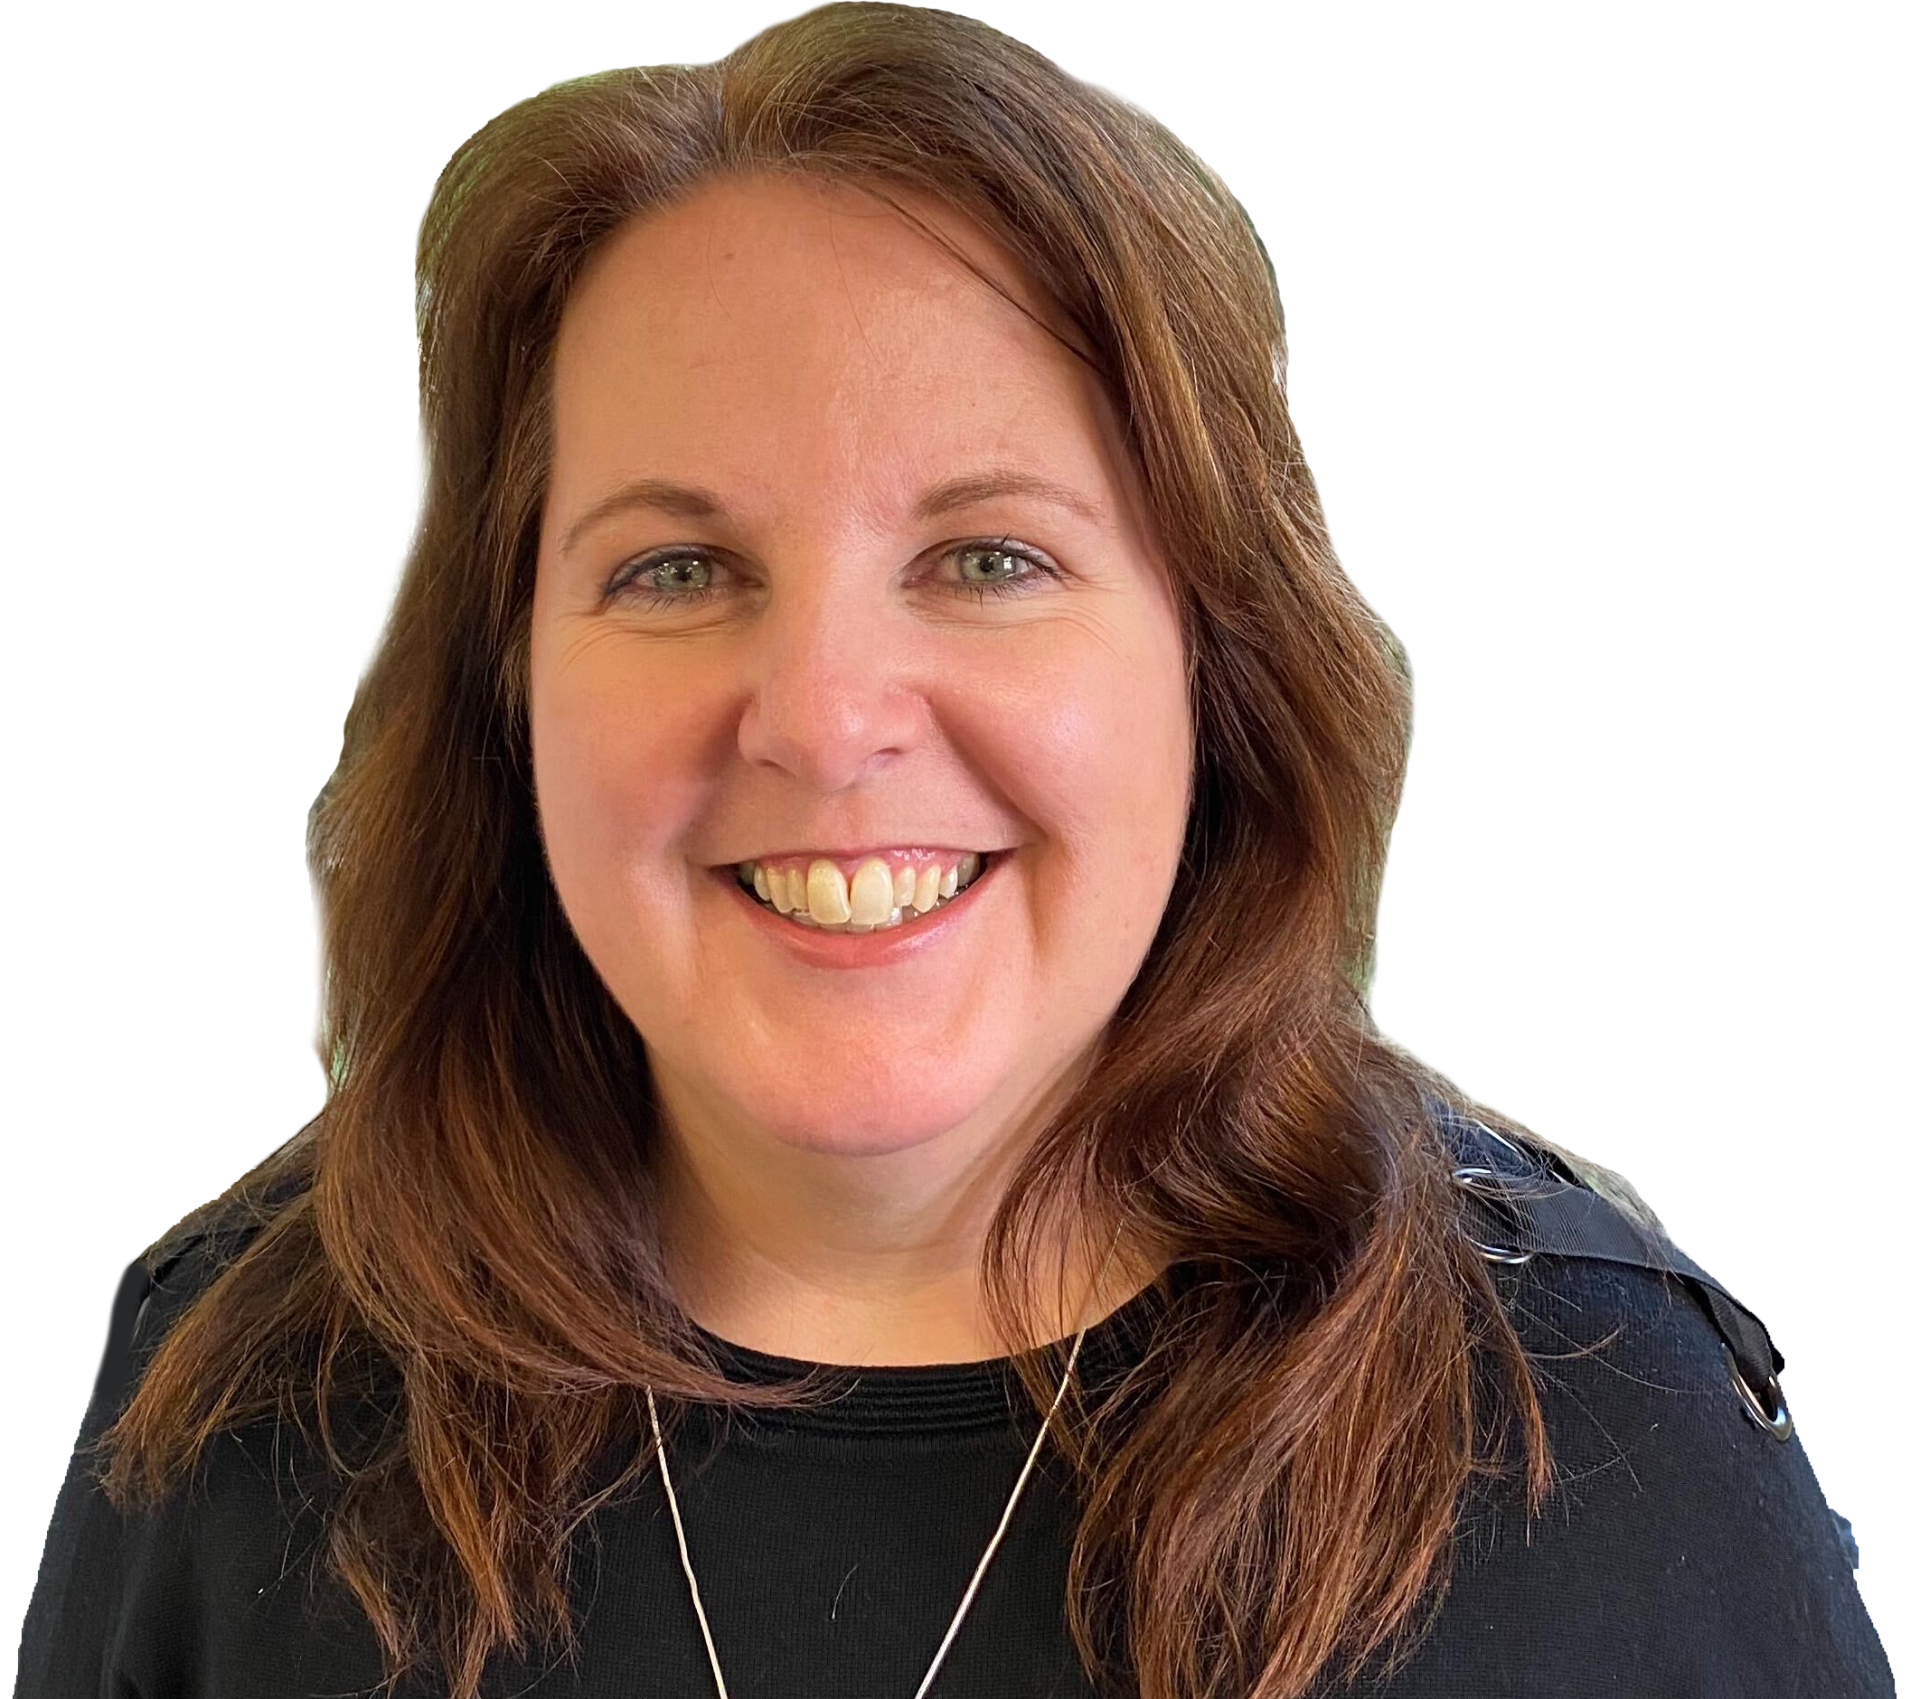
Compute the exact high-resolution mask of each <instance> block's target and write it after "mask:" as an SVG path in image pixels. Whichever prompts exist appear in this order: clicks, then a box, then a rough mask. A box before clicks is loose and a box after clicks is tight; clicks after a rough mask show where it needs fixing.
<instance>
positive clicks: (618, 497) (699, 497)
mask: <svg viewBox="0 0 1920 1699" xmlns="http://www.w3.org/2000/svg"><path fill="white" fill-rule="evenodd" d="M996 496H1022V497H1025V498H1027V499H1028V500H1030V501H1041V502H1048V503H1050V504H1052V505H1053V506H1055V507H1060V508H1065V509H1066V510H1067V512H1069V513H1074V514H1078V515H1079V516H1080V518H1082V519H1084V520H1086V521H1087V522H1088V523H1089V524H1093V525H1098V524H1101V523H1102V522H1103V520H1104V518H1105V515H1104V514H1103V513H1102V512H1101V510H1100V508H1099V506H1098V505H1097V504H1096V503H1094V502H1092V501H1089V500H1088V499H1087V497H1085V496H1084V495H1082V494H1081V493H1080V492H1079V491H1078V490H1076V489H1074V488H1073V487H1072V486H1071V485H1068V484H1061V483H1056V482H1055V481H1054V480H1053V479H1051V478H1043V477H1041V476H1040V475H1039V474H1038V473H1034V472H1023V471H1021V470H1020V469H1019V468H1018V467H1014V466H994V467H989V468H987V469H986V470H985V471H981V472H965V473H962V474H960V475H959V476H958V477H953V478H945V479H942V480H941V481H940V482H939V483H937V484H934V485H932V486H931V487H930V488H929V489H927V490H926V491H925V493H923V494H922V495H921V497H920V499H919V501H918V502H916V503H915V504H914V509H913V517H914V518H915V519H933V518H937V517H938V516H939V515H941V514H943V513H951V512H953V511H954V510H955V509H957V508H963V507H972V506H974V505H975V504H976V503H979V502H983V501H991V500H993V499H994V498H995V497H996ZM643 507H651V508H656V509H658V510H659V511H660V512H662V513H677V514H679V515H680V516H681V517H682V518H685V519H713V518H718V517H722V516H724V515H725V513H726V511H727V508H726V503H725V502H723V501H722V500H721V499H720V497H719V496H717V495H715V494H714V493H713V491H711V490H706V489H702V488H701V487H700V486H699V485H697V484H678V483H675V482H673V481H672V480H671V479H668V478H635V479H632V480H631V481H629V482H628V483H625V484H622V485H621V486H620V487H619V488H618V489H617V490H614V491H612V492H611V493H609V494H607V495H604V496H602V497H601V498H600V499H599V500H598V501H596V502H595V503H594V504H593V505H592V506H591V507H589V508H588V509H587V510H586V512H585V513H583V514H581V515H580V517H579V518H578V519H576V520H575V521H574V522H573V523H572V525H570V526H569V527H568V528H567V534H566V536H565V537H564V538H563V539H562V541H561V544H560V552H561V554H563V555H568V554H571V553H572V552H573V551H574V549H575V547H576V546H578V544H579V542H580V539H581V538H582V537H584V536H585V535H586V534H587V533H588V532H589V531H591V530H592V529H593V528H594V527H595V526H596V525H598V524H600V523H601V522H602V521H603V520H607V519H610V518H612V517H613V516H614V515H615V514H617V513H627V512H631V511H632V510H634V509H635V508H643Z"/></svg>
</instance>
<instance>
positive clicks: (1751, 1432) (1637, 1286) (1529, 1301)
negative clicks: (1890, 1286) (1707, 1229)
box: [1396, 1128, 1893, 1699]
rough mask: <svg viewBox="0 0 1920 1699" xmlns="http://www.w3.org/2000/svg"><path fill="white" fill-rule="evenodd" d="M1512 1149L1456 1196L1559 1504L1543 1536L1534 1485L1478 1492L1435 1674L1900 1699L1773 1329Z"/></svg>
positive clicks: (1486, 1164)
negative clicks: (1531, 1400) (1520, 1353)
mask: <svg viewBox="0 0 1920 1699" xmlns="http://www.w3.org/2000/svg"><path fill="white" fill-rule="evenodd" d="M1482 1131H1483V1132H1485V1133H1489V1134H1491V1129H1484V1128H1483V1129H1482ZM1476 1136H1477V1135H1476ZM1491 1136H1492V1138H1493V1139H1494V1140H1495V1141H1499V1142H1500V1143H1506V1142H1508V1141H1505V1140H1503V1139H1502V1137H1501V1135H1498V1134H1492V1135H1491ZM1510 1150H1511V1152H1512V1156H1511V1157H1510V1156H1509V1155H1508V1154H1507V1153H1503V1152H1502V1151H1501V1150H1500V1149H1499V1144H1498V1143H1495V1144H1489V1143H1487V1142H1486V1141H1485V1140H1481V1141H1480V1142H1479V1143H1478V1144H1477V1145H1475V1146H1469V1147H1463V1148H1462V1149H1461V1161H1460V1168H1462V1169H1468V1170H1481V1171H1491V1173H1490V1174H1489V1173H1487V1172H1479V1173H1469V1174H1468V1175H1466V1176H1465V1178H1464V1179H1463V1181H1462V1183H1461V1185H1460V1193H1461V1196H1462V1200H1463V1205H1464V1206H1465V1207H1463V1212H1462V1222H1463V1230H1464V1231H1466V1232H1467V1234H1468V1236H1469V1237H1470V1238H1471V1239H1472V1240H1473V1242H1474V1243H1475V1245H1476V1246H1478V1247H1479V1248H1480V1250H1481V1253H1482V1255H1483V1256H1484V1257H1485V1258H1486V1260H1487V1263H1488V1265H1489V1268H1490V1269H1491V1270H1492V1272H1493V1274H1494V1284H1495V1286H1496V1288H1497V1290H1498V1291H1499V1293H1500V1294H1501V1297H1502V1300H1503V1302H1504V1305H1505V1307H1506V1311H1507V1314H1508V1316H1509V1317H1510V1319H1511V1320H1512V1321H1513V1323H1514V1326H1515V1330H1516V1332H1517V1333H1518V1334H1519V1336H1520V1339H1521V1343H1522V1344H1523V1346H1524V1347H1525V1348H1526V1350H1527V1353H1528V1357H1529V1363H1530V1367H1531V1369H1532V1373H1533V1380H1534V1385H1535V1389H1536V1391H1537V1393H1538V1396H1539V1398H1540V1404H1541V1413H1542V1416H1543V1419H1544V1421H1545V1425H1546V1429H1547V1435H1548V1439H1549V1443H1550V1446H1551V1449H1552V1453H1553V1462H1554V1479H1555V1486H1554V1489H1553V1491H1552V1493H1551V1494H1550V1495H1549V1497H1548V1499H1547V1501H1546V1503H1545V1505H1544V1507H1543V1509H1542V1510H1541V1512H1540V1514H1539V1515H1538V1516H1537V1517H1532V1518H1529V1517H1528V1516H1527V1514H1526V1510H1525V1504H1524V1495H1523V1493H1522V1492H1521V1490H1520V1487H1519V1483H1518V1482H1517V1480H1514V1479H1510V1478H1504V1477H1503V1478H1499V1479H1497V1480H1496V1481H1494V1482H1493V1483H1491V1484H1488V1485H1485V1486H1481V1485H1476V1488H1475V1490H1474V1492H1473V1493H1472V1494H1471V1495H1470V1496H1469V1502H1468V1504H1467V1505H1466V1507H1465V1509H1464V1512H1463V1516H1462V1521H1461V1527H1460V1537H1459V1542H1458V1545H1457V1550H1456V1563H1455V1568H1454V1570H1453V1579H1452V1582H1451V1586H1450V1589H1449V1592H1448V1594H1447V1599H1446V1604H1445V1608H1444V1615H1443V1617H1442V1619H1441V1621H1440V1623H1438V1624H1437V1625H1436V1631H1435V1636H1434V1644H1433V1650H1432V1651H1431V1653H1429V1654H1428V1656H1430V1657H1431V1658H1433V1659H1436V1660H1438V1663H1437V1664H1435V1665H1431V1666H1429V1667H1428V1671H1427V1674H1428V1676H1429V1677H1431V1676H1433V1675H1434V1674H1435V1673H1436V1672H1437V1673H1439V1674H1441V1675H1442V1676H1445V1675H1450V1674H1452V1673H1453V1672H1452V1671H1451V1670H1450V1669H1449V1668H1448V1663H1447V1661H1448V1660H1450V1659H1451V1660H1459V1659H1462V1658H1465V1659H1466V1660H1467V1661H1466V1662H1465V1663H1462V1664H1461V1665H1460V1667H1459V1671H1458V1673H1459V1674H1460V1676H1461V1677H1462V1678H1463V1679H1464V1678H1465V1677H1466V1676H1467V1675H1468V1674H1469V1673H1471V1674H1472V1675H1473V1677H1474V1679H1475V1681H1476V1682H1477V1684H1478V1685H1477V1686H1476V1687H1475V1691H1480V1692H1495V1693H1504V1692H1509V1691H1511V1692H1515V1693H1519V1692H1528V1693H1532V1692H1538V1691H1543V1689H1541V1688H1540V1687H1539V1686H1538V1685H1537V1678H1538V1672H1539V1671H1540V1670H1541V1669H1546V1668H1552V1669H1556V1670H1564V1671H1566V1672H1568V1673H1567V1674H1566V1675H1565V1676H1564V1678H1563V1679H1562V1680H1561V1684H1560V1685H1558V1686H1556V1687H1555V1688H1554V1691H1556V1692H1564V1693H1567V1694H1585V1693H1588V1692H1593V1693H1600V1692H1607V1693H1614V1692H1636V1693H1639V1692H1645V1693H1654V1692H1658V1693H1663V1694H1686V1695H1696V1694H1699V1695H1705V1694H1722V1693H1724V1694H1728V1695H1733V1694H1748V1693H1757V1692H1766V1693H1769V1694H1772V1695H1777V1696H1780V1699H1787V1696H1790V1695H1806V1696H1811V1695H1814V1694H1819V1695H1836V1696H1854V1695H1858V1696H1867V1695H1875V1696H1877V1695H1890V1694H1892V1692H1893V1678H1892V1675H1891V1672H1890V1670H1889V1668H1888V1665H1887V1661H1886V1656H1885V1653H1884V1651H1883V1650H1882V1648H1881V1645H1880V1642H1879V1639H1878V1636H1877V1635H1876V1633H1875V1631H1874V1628H1873V1625H1872V1622H1871V1621H1870V1619H1869V1618H1868V1616H1867V1613H1866V1610H1865V1607H1864V1605H1863V1603H1862V1601H1861V1598H1860V1594H1859V1590H1858V1587H1857V1585H1856V1583H1855V1581H1854V1577H1853V1570H1854V1568H1855V1567H1856V1566H1857V1563H1858V1548H1857V1546H1856V1544H1855V1542H1854V1540H1853V1536H1852V1533H1851V1529H1850V1526H1849V1525H1848V1523H1847V1522H1846V1520H1845V1518H1843V1517H1840V1516H1838V1515H1837V1514H1836V1513H1835V1512H1834V1511H1833V1510H1832V1509H1831V1508H1830V1507H1829V1506H1828V1504H1827V1502H1826V1499H1825V1497H1824V1495H1823V1493H1822V1491H1821V1488H1820V1485H1819V1482H1818V1479H1817V1478H1816V1476H1815V1474H1814V1470H1813V1466H1812V1463H1811V1460H1810V1458H1809V1456H1808V1453H1807V1450H1806V1445H1805V1436H1804V1435H1803V1434H1802V1433H1801V1432H1800V1431H1799V1430H1798V1428H1797V1427H1796V1425H1795V1424H1794V1422H1793V1418H1792V1414H1791V1411H1790V1409H1789V1407H1788V1405H1787V1402H1786V1398H1785V1395H1784V1393H1783V1391H1782V1388H1781V1385H1780V1381H1779V1378H1778V1377H1779V1371H1780V1370H1781V1369H1782V1368H1783V1367H1784V1365H1785V1358H1784V1356H1783V1355H1782V1353H1781V1351H1780V1350H1779V1348H1778V1345H1777V1342H1776V1341H1775V1340H1774V1339H1773V1337H1772V1335H1771V1333H1770V1332H1769V1331H1768V1330H1767V1328H1766V1325H1765V1323H1764V1321H1763V1320H1762V1319H1761V1318H1760V1317H1759V1316H1758V1315H1756V1314H1755V1313H1754V1312H1753V1311H1752V1310H1751V1308H1749V1307H1748V1306H1747V1305H1746V1304H1745V1303H1743V1302H1742V1301H1741V1299H1740V1297H1739V1296H1738V1294H1737V1293H1736V1292H1733V1291H1730V1290H1729V1289H1728V1287H1727V1286H1726V1284H1725V1283H1723V1282H1721V1281H1720V1280H1719V1279H1718V1278H1717V1277H1716V1276H1715V1275H1714V1274H1713V1273H1712V1272H1711V1271H1709V1270H1707V1269H1705V1268H1703V1267H1701V1265H1699V1264H1698V1263H1696V1262H1694V1261H1693V1260H1692V1259H1691V1258H1689V1257H1687V1256H1686V1255H1685V1253H1684V1252H1682V1251H1681V1250H1680V1249H1679V1247H1678V1246H1677V1245H1675V1244H1674V1242H1673V1240H1672V1239H1671V1237H1670V1236H1669V1235H1667V1233H1666V1232H1665V1230H1664V1229H1663V1228H1660V1227H1658V1226H1657V1225H1652V1224H1650V1219H1640V1218H1638V1217H1636V1215H1635V1213H1634V1212H1633V1211H1632V1210H1631V1209H1629V1208H1625V1207H1623V1206H1622V1205H1621V1204H1620V1203H1618V1202H1616V1201H1614V1200H1612V1199H1610V1198H1608V1197H1606V1196H1604V1195H1602V1194H1601V1193H1599V1192H1598V1191H1596V1190H1595V1189H1594V1188H1593V1187H1591V1186H1590V1185H1587V1184H1585V1183H1583V1182H1582V1181H1581V1179H1580V1176H1579V1175H1578V1174H1576V1173H1575V1172H1573V1171H1572V1170H1571V1169H1569V1168H1567V1167H1566V1166H1565V1165H1564V1164H1563V1163H1561V1162H1559V1161H1558V1160H1557V1159H1556V1158H1555V1157H1554V1154H1553V1152H1552V1148H1551V1147H1545V1148H1544V1149H1543V1148H1542V1147H1539V1146H1529V1145H1527V1144H1526V1143H1524V1142H1518V1143H1514V1144H1512V1145H1510ZM1513 1158H1517V1159H1518V1160H1514V1159H1513ZM1576 1194H1577V1195H1576ZM1469 1200H1470V1201H1469ZM1516 1200H1517V1201H1516ZM1555 1200H1558V1201H1557V1202H1556V1201H1555ZM1412 1668H1413V1669H1414V1670H1416V1671H1417V1670H1418V1669H1419V1668H1420V1665H1419V1663H1418V1661H1417V1660H1416V1664H1415V1665H1414V1666H1412ZM1529 1671H1531V1672H1532V1675H1531V1677H1529V1674H1528V1672H1529ZM1580 1671H1584V1672H1585V1673H1575V1672H1580ZM1530 1679H1531V1680H1532V1681H1533V1682H1534V1685H1529V1680H1530ZM1583 1682H1584V1683H1585V1685H1582V1683H1583ZM1428 1690H1429V1688H1428V1687H1427V1686H1423V1685H1421V1683H1420V1682H1419V1681H1418V1680H1416V1681H1415V1683H1414V1684H1413V1685H1411V1686H1409V1687H1408V1688H1407V1689H1406V1690H1405V1691H1407V1692H1408V1693H1416V1692H1424V1691H1428ZM1432 1690H1434V1691H1452V1689H1450V1688H1447V1687H1445V1686H1444V1685H1443V1686H1441V1687H1439V1688H1436V1689H1432ZM1461 1690H1462V1691H1465V1689H1464V1688H1463V1689H1461ZM1396 1691H1398V1689H1396Z"/></svg>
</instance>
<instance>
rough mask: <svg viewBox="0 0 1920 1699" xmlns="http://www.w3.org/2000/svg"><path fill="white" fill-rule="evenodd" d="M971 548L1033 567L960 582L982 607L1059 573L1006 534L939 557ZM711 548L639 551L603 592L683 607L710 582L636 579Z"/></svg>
mask: <svg viewBox="0 0 1920 1699" xmlns="http://www.w3.org/2000/svg"><path fill="white" fill-rule="evenodd" d="M974 550H978V551H980V552H982V553H985V554H1004V555H1011V556H1013V557H1014V559H1016V560H1024V561H1026V562H1027V563H1028V564H1029V565H1030V566H1032V567H1033V568H1034V569H1035V570H1033V571H1032V572H1023V573H1022V574H1021V575H1020V576H1019V577H1018V578H1003V579H1001V580H1000V581H999V582H998V583H996V584H962V585H960V586H959V589H960V590H961V591H962V592H963V593H967V594H971V595H972V596H973V598H974V600H975V601H977V602H978V603H980V604H981V606H983V607H984V606H985V605H986V600H987V598H988V597H989V596H1021V595H1025V594H1026V592H1027V591H1028V590H1029V589H1030V588H1032V587H1033V586H1034V585H1036V584H1038V583H1040V582H1042V581H1044V580H1046V579H1058V578H1060V577H1061V572H1060V569H1059V568H1058V567H1057V566H1055V565H1054V564H1053V562H1052V561H1050V560H1049V559H1047V557H1046V556H1045V555H1043V554H1041V553H1040V552H1039V551H1038V550H1036V549H1029V548H1025V547H1023V546H1021V545H1020V544H1018V543H1016V542H1014V541H1013V540H1012V538H1010V537H1002V538H1000V539H999V540H998V541H991V540H989V539H987V538H975V539H974V540H973V541H972V542H969V543H958V544H955V546H954V547H952V548H951V549H948V550H947V552H946V554H945V555H944V556H943V557H942V558H943V559H951V558H952V557H953V556H955V555H961V554H967V553H970V552H972V551H974ZM714 552H716V551H709V550H707V549H698V548H688V547H685V546H676V547H673V548H667V549H660V550H657V551H656V552H655V553H653V554H646V555H640V556H639V557H637V558H636V559H634V560H631V561H628V562H626V563H625V564H623V565H622V566H621V567H620V568H619V570H618V571H616V572H615V574H614V576H613V579H612V581H611V582H610V583H609V584H608V585H607V591H606V593H607V595H608V596H610V597H616V596H631V597H634V598H637V599H638V600H639V601H641V602H644V603H645V604H647V605H648V606H649V607H684V606H685V605H686V604H687V603H689V602H703V601H705V600H706V599H707V597H709V596H711V595H712V594H713V593H714V592H713V587H712V586H711V585H705V586H702V587H699V588H696V589H692V590H683V591H679V592H677V593H669V592H665V591H660V590H649V589H645V588H643V587H641V585H640V582H639V581H640V580H641V579H642V578H644V577H645V576H646V575H647V574H648V573H649V572H655V571H658V570H659V569H660V568H661V567H663V566H671V565H673V564H674V563H675V562H676V561H682V560H709V559H711V558H713V554H714Z"/></svg>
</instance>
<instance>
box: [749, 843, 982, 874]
mask: <svg viewBox="0 0 1920 1699" xmlns="http://www.w3.org/2000/svg"><path fill="white" fill-rule="evenodd" d="M896 849H932V850H947V849H950V850H952V851H953V852H954V853H955V854H957V855H992V854H993V853H995V852H994V851H992V850H990V849H978V850H975V849H969V848H967V847H966V846H965V845H962V844H946V843H941V842H940V841H939V840H938V839H927V838H888V839H887V840H886V841H885V842H884V843H877V844H864V845H861V846H860V847H858V848H856V849H833V848H830V847H823V846H821V845H819V844H808V845H806V846H805V847H804V848H801V849H779V850H758V851H756V852H755V853H754V854H752V855H741V856H735V857H734V858H733V859H732V860H731V861H722V862H716V863H715V865H716V866H718V867H738V866H739V865H740V864H741V863H742V862H743V861H778V860H780V859H781V858H782V857H784V856H790V855H817V856H821V857H824V858H826V859H828V860H831V861H853V860H855V859H857V858H858V857H860V856H863V855H885V854H886V853H887V852H888V851H889V850H896Z"/></svg>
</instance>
